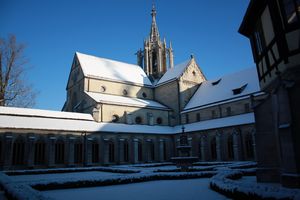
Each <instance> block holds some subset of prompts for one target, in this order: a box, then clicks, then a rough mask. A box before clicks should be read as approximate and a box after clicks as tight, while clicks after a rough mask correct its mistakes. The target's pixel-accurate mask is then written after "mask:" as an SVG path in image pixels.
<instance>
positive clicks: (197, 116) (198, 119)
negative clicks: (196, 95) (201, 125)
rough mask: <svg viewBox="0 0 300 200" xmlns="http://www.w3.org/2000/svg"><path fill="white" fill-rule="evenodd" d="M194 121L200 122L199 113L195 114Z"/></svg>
mask: <svg viewBox="0 0 300 200" xmlns="http://www.w3.org/2000/svg"><path fill="white" fill-rule="evenodd" d="M196 119H197V122H200V120H201V119H200V113H197V114H196Z"/></svg>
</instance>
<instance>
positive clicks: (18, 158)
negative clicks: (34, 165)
mask: <svg viewBox="0 0 300 200" xmlns="http://www.w3.org/2000/svg"><path fill="white" fill-rule="evenodd" d="M24 152H25V142H24V140H22V139H21V138H18V139H17V140H16V141H15V142H14V144H13V157H12V163H13V165H23V164H25V159H24V156H25V155H24Z"/></svg>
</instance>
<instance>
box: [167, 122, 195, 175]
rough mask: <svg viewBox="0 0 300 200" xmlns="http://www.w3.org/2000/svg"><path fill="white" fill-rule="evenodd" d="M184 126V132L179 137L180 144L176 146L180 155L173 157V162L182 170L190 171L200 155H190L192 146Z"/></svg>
mask: <svg viewBox="0 0 300 200" xmlns="http://www.w3.org/2000/svg"><path fill="white" fill-rule="evenodd" d="M184 129H185V128H184V126H182V132H181V134H180V137H179V146H177V147H176V149H177V150H178V156H177V157H172V158H171V160H172V162H174V163H176V166H177V167H178V168H180V169H181V171H189V169H190V168H192V167H193V163H194V162H196V161H197V160H198V157H194V156H191V155H190V152H191V149H192V146H191V145H189V144H188V136H187V133H185V132H184Z"/></svg>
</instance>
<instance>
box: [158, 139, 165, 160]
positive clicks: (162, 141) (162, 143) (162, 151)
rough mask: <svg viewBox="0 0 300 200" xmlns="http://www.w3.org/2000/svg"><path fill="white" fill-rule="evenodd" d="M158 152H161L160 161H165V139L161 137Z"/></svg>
mask: <svg viewBox="0 0 300 200" xmlns="http://www.w3.org/2000/svg"><path fill="white" fill-rule="evenodd" d="M158 149H159V150H158V154H159V160H158V161H159V162H163V161H164V140H163V139H159V143H158Z"/></svg>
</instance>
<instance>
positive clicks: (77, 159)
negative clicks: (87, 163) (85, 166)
mask: <svg viewBox="0 0 300 200" xmlns="http://www.w3.org/2000/svg"><path fill="white" fill-rule="evenodd" d="M82 161H83V144H82V143H81V142H80V141H78V142H76V143H75V144H74V163H75V164H80V163H82Z"/></svg>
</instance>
